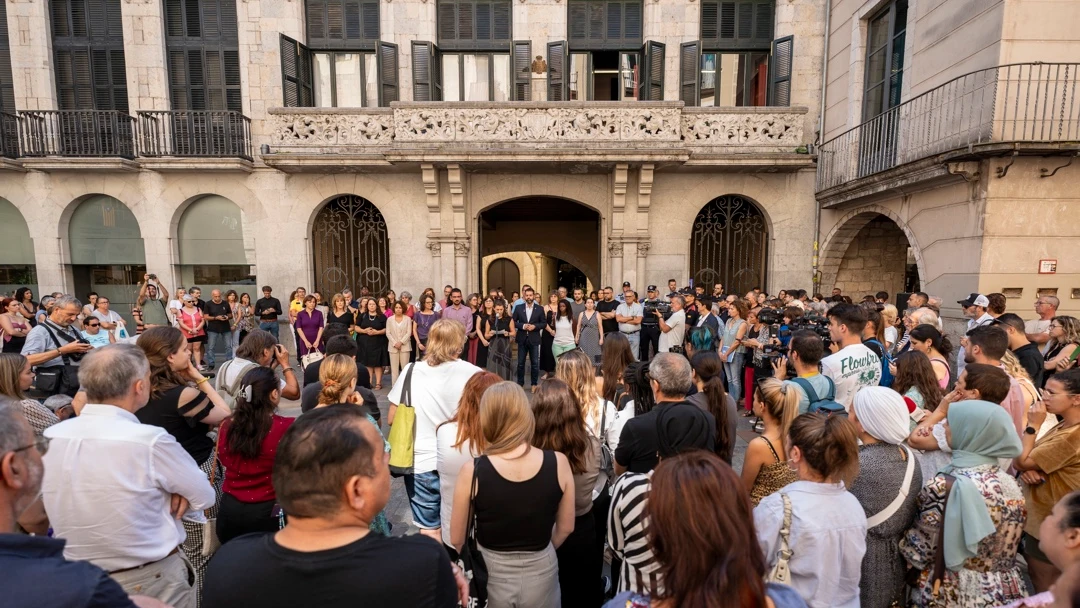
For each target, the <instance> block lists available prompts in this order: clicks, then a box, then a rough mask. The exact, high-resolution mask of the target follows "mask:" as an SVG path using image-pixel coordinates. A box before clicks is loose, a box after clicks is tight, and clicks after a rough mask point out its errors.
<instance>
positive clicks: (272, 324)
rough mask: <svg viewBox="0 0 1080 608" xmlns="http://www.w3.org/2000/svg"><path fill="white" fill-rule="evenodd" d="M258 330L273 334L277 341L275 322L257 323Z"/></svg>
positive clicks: (276, 325)
mask: <svg viewBox="0 0 1080 608" xmlns="http://www.w3.org/2000/svg"><path fill="white" fill-rule="evenodd" d="M259 329H263V330H266V331H268V332H270V333H271V334H273V335H274V338H275V339H279V338H278V322H277V321H259Z"/></svg>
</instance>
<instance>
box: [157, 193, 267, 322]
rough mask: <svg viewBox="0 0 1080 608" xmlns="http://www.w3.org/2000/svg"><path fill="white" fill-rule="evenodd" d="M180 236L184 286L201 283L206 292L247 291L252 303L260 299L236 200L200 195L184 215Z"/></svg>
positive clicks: (199, 284)
mask: <svg viewBox="0 0 1080 608" xmlns="http://www.w3.org/2000/svg"><path fill="white" fill-rule="evenodd" d="M176 236H177V239H178V241H179V251H178V253H179V260H180V281H181V283H182V284H183V285H198V286H199V287H201V288H202V291H203V293H205V294H209V293H210V291H211V290H214V289H220V290H222V292H225V291H227V290H229V289H235V290H236V291H237V292H238V293H243V292H244V291H247V292H248V295H249V296H251V299H252V302H254V301H255V300H257V299H259V297H260V294H258V293H256V292H255V291H254V285H255V277H254V275H252V274H251V264H252V261H251V260H250V259H249V258H248V252H247V248H246V246H245V245H244V219H243V213H242V212H241V211H240V207H239V206H237V205H236V203H234V202H232V201H230V200H229V199H227V198H225V197H223V196H217V195H210V196H204V197H202V198H199V199H198V200H196V201H195V202H193V203H191V205H189V206H188V208H187V209H185V210H184V213H183V215H181V216H180V222H179V224H178V225H177V229H176ZM170 287H172V286H170ZM204 299H206V298H204Z"/></svg>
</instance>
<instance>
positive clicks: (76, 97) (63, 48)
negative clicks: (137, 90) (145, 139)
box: [49, 0, 128, 112]
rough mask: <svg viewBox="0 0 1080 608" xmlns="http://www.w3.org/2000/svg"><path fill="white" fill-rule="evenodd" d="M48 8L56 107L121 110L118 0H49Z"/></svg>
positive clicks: (123, 88) (124, 106)
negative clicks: (54, 71)
mask: <svg viewBox="0 0 1080 608" xmlns="http://www.w3.org/2000/svg"><path fill="white" fill-rule="evenodd" d="M49 11H50V15H49V18H50V21H51V29H52V42H53V60H54V63H55V69H56V95H57V101H58V102H59V106H60V109H61V110H120V111H123V112H127V110H128V96H127V72H126V70H125V66H124V30H123V25H122V22H121V19H120V0H51V1H50V3H49Z"/></svg>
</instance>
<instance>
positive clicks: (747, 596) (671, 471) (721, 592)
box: [645, 450, 765, 608]
mask: <svg viewBox="0 0 1080 608" xmlns="http://www.w3.org/2000/svg"><path fill="white" fill-rule="evenodd" d="M645 513H646V515H647V516H648V518H649V526H648V536H649V546H650V547H651V548H652V552H653V555H654V556H656V559H657V561H658V562H659V564H660V567H659V571H658V574H659V578H660V580H663V581H664V588H663V591H654V592H653V593H654V594H655V595H656V597H657V598H658V599H664V600H670V604H671V605H672V606H694V607H695V608H731V607H739V608H758V607H759V606H764V605H765V583H764V582H763V576H764V575H765V557H764V555H762V553H761V548H760V545H758V542H757V536H756V533H755V531H754V517H753V512H752V509H751V506H750V497H749V496H748V495H747V493H746V490H745V489H744V488H743V485H742V483H741V482H740V481H739V477H738V476H737V475H736V474H735V471H733V470H732V469H731V466H730V465H728V464H727V463H726V462H724V461H722V460H721V459H720V458H719V457H718V456H716V455H714V454H710V453H709V452H706V451H703V450H695V451H692V452H688V453H686V454H680V455H679V456H675V457H674V458H665V459H663V460H661V461H660V464H659V465H657V467H656V470H655V471H654V472H653V476H652V490H651V491H650V492H649V500H648V502H647V503H646V504H645Z"/></svg>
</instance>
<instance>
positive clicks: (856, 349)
mask: <svg viewBox="0 0 1080 608" xmlns="http://www.w3.org/2000/svg"><path fill="white" fill-rule="evenodd" d="M865 328H866V310H864V309H863V308H862V307H861V306H858V305H855V304H837V305H836V306H833V307H832V308H830V309H829V336H830V337H831V338H832V341H833V344H834V345H836V346H838V347H840V350H838V351H837V352H835V353H833V354H831V355H829V356H828V357H825V358H824V359H822V360H821V372H822V373H823V374H825V375H826V376H828V377H830V378H832V381H833V384H834V385H836V402H837V403H840V404H841V405H843V406H844V407H845V408H847V410H848V411H849V412H850V411H851V404H852V403H853V402H854V401H855V392H856V391H858V390H859V389H860V388H861V387H864V386H877V385H878V384H880V383H881V359H880V358H878V356H877V355H876V354H874V351H872V350H870V349H869V348H867V347H866V346H865V345H863V342H862V331H863V329H865Z"/></svg>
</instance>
